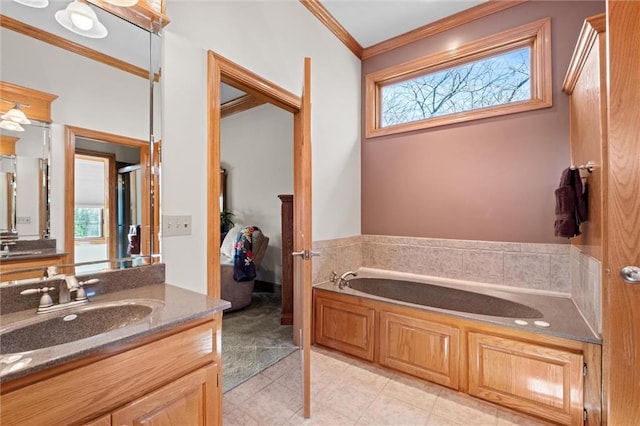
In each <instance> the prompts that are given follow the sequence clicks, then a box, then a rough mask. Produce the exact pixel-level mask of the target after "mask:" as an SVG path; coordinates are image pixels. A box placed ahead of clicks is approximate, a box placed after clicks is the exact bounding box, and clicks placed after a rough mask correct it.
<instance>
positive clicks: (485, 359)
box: [469, 332, 584, 425]
mask: <svg viewBox="0 0 640 426" xmlns="http://www.w3.org/2000/svg"><path fill="white" fill-rule="evenodd" d="M583 386H584V384H583V356H582V355H581V354H576V353H571V352H568V351H563V350H560V349H552V348H549V347H544V346H539V345H535V344H531V343H525V342H520V341H517V340H512V339H506V338H503V337H498V336H491V335H487V334H481V333H475V332H470V333H469V393H470V394H471V395H475V396H477V397H480V398H484V399H486V400H489V401H492V402H496V403H499V404H502V405H506V406H509V407H512V408H515V409H517V410H520V411H523V412H527V413H531V414H534V415H536V416H540V417H543V418H547V419H549V420H552V421H554V422H558V423H561V424H571V425H578V424H580V425H581V424H582V422H583V420H582V416H583V392H584V388H583Z"/></svg>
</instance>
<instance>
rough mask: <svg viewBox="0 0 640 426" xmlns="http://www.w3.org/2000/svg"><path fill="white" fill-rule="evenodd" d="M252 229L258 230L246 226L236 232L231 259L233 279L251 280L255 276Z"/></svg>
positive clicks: (257, 229)
mask: <svg viewBox="0 0 640 426" xmlns="http://www.w3.org/2000/svg"><path fill="white" fill-rule="evenodd" d="M254 231H260V228H258V227H257V226H248V227H245V228H243V229H242V230H240V232H239V233H238V238H237V240H236V245H235V255H234V261H233V279H234V280H236V281H251V280H253V279H255V278H256V265H255V264H254V263H253V241H252V240H253V233H254Z"/></svg>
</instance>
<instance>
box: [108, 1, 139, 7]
mask: <svg viewBox="0 0 640 426" xmlns="http://www.w3.org/2000/svg"><path fill="white" fill-rule="evenodd" d="M104 2H105V3H109V4H112V5H114V6H120V7H131V6H134V5H135V4H136V3H138V0H104Z"/></svg>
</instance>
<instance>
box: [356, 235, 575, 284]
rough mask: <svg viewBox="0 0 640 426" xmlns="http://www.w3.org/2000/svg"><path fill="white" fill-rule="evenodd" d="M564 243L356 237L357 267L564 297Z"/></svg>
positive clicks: (566, 279)
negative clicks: (358, 246) (359, 241)
mask: <svg viewBox="0 0 640 426" xmlns="http://www.w3.org/2000/svg"><path fill="white" fill-rule="evenodd" d="M569 249H570V247H569V245H568V244H538V243H509V242H494V241H471V240H447V239H437V238H413V237H389V236H382V235H363V236H362V259H363V265H362V266H363V267H366V268H374V269H383V270H391V271H402V272H407V273H412V274H419V275H429V276H436V277H442V278H453V279H459V280H465V281H474V282H479V283H487V284H498V285H504V286H510V287H518V288H522V289H530V290H542V291H550V292H557V293H564V294H570V293H571V280H570V267H569Z"/></svg>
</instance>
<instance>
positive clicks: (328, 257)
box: [312, 235, 362, 284]
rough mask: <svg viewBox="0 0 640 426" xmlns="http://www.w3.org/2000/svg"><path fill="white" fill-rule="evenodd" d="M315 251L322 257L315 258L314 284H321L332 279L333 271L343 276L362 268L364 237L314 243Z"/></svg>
mask: <svg viewBox="0 0 640 426" xmlns="http://www.w3.org/2000/svg"><path fill="white" fill-rule="evenodd" d="M313 251H315V252H319V253H320V256H318V257H314V258H313V272H312V277H313V278H312V282H313V283H314V284H315V283H320V282H323V281H327V280H328V279H329V277H331V271H336V273H338V274H342V273H343V272H345V271H355V270H356V269H358V268H360V267H361V266H362V237H361V236H360V235H358V236H355V237H347V238H337V239H335V240H324V241H314V242H313Z"/></svg>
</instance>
